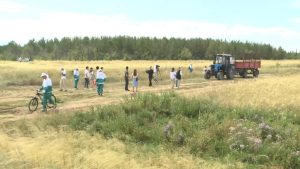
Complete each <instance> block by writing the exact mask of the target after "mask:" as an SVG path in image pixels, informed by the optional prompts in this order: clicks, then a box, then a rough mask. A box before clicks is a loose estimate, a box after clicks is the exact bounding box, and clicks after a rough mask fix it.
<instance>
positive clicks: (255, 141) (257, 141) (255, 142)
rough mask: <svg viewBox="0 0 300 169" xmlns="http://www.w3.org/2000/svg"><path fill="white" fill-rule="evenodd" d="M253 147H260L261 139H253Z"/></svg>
mask: <svg viewBox="0 0 300 169" xmlns="http://www.w3.org/2000/svg"><path fill="white" fill-rule="evenodd" d="M254 145H255V147H256V148H259V147H261V146H262V141H261V139H259V138H255V139H254Z"/></svg>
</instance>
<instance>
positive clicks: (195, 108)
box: [18, 91, 300, 168]
mask: <svg viewBox="0 0 300 169" xmlns="http://www.w3.org/2000/svg"><path fill="white" fill-rule="evenodd" d="M295 117H297V115H296V114H292V113H290V112H289V111H288V110H280V109H277V110H275V109H274V110H268V111H262V110H259V109H253V108H251V107H247V108H236V107H226V108H224V107H222V106H220V105H219V104H218V103H216V102H214V101H213V100H203V99H200V98H196V97H189V98H187V97H182V96H179V95H177V94H175V93H174V92H173V91H167V92H163V93H158V94H154V93H144V94H138V95H137V96H135V97H131V96H124V97H123V101H122V102H121V103H120V104H118V105H107V106H103V107H91V108H90V110H89V111H88V112H77V113H75V114H71V115H70V114H59V115H51V116H49V117H45V118H41V119H36V120H35V121H34V124H35V125H36V126H37V127H38V128H39V129H40V130H47V128H48V127H53V128H57V129H58V128H60V127H61V126H68V127H69V128H71V129H73V130H84V131H87V132H89V133H90V134H91V135H94V134H96V133H100V134H102V135H103V136H104V137H105V138H107V139H110V138H117V139H119V140H122V141H123V142H124V143H126V144H128V145H129V144H137V145H143V146H149V147H155V146H163V147H164V148H165V149H167V150H169V151H177V150H179V149H182V148H184V149H185V150H186V151H188V152H190V153H191V154H193V155H194V156H195V157H201V158H207V159H216V160H217V159H218V160H224V161H227V162H230V163H231V162H233V163H234V162H244V163H245V164H246V165H247V166H249V167H251V166H252V167H253V168H255V167H258V166H262V165H265V166H267V167H270V166H282V167H285V168H297V166H300V152H299V151H300V148H299V147H300V142H299V140H300V134H299V131H300V120H299V119H298V118H295ZM18 126H20V127H19V129H20V130H24V133H25V134H28V133H30V132H29V128H28V125H26V123H24V122H22V123H19V124H18Z"/></svg>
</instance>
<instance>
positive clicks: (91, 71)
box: [89, 67, 95, 90]
mask: <svg viewBox="0 0 300 169" xmlns="http://www.w3.org/2000/svg"><path fill="white" fill-rule="evenodd" d="M89 78H90V90H93V89H94V80H95V75H94V71H93V68H92V67H91V68H90V76H89Z"/></svg>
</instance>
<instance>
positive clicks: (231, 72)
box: [226, 68, 234, 79]
mask: <svg viewBox="0 0 300 169" xmlns="http://www.w3.org/2000/svg"><path fill="white" fill-rule="evenodd" d="M226 77H227V79H233V77H234V72H233V70H232V68H228V69H227V74H226Z"/></svg>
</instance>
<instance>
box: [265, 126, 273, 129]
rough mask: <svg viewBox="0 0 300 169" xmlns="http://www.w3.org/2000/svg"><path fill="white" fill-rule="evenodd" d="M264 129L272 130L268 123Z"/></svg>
mask: <svg viewBox="0 0 300 169" xmlns="http://www.w3.org/2000/svg"><path fill="white" fill-rule="evenodd" d="M265 129H266V130H273V128H272V127H270V126H268V125H266V127H265Z"/></svg>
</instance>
